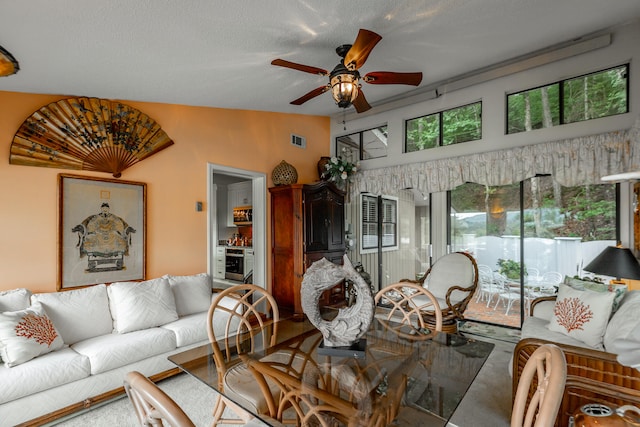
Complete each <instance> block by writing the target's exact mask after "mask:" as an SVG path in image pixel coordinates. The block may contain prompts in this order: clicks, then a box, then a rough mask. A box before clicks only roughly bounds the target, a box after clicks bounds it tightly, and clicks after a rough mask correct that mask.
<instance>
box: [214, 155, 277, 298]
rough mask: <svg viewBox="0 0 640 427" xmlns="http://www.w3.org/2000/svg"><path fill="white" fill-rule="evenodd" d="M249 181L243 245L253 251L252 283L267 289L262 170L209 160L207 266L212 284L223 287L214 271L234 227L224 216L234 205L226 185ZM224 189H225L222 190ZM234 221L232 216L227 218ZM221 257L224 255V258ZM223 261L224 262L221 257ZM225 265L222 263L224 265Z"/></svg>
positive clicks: (220, 279)
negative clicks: (247, 220)
mask: <svg viewBox="0 0 640 427" xmlns="http://www.w3.org/2000/svg"><path fill="white" fill-rule="evenodd" d="M247 181H248V182H250V186H251V195H250V197H251V203H250V204H251V206H252V221H251V240H250V246H247V243H246V242H247V240H245V242H244V243H243V245H244V246H243V247H245V248H250V249H251V250H252V251H253V274H252V277H251V283H253V284H255V285H257V286H260V287H262V288H264V289H267V285H268V283H267V271H266V270H267V269H266V266H267V260H266V259H267V249H266V246H267V228H266V222H267V219H266V193H267V179H266V175H265V174H264V173H262V172H255V171H249V170H244V169H238V168H231V167H228V166H222V165H216V164H213V163H208V165H207V194H208V202H207V269H208V271H209V274H210V275H211V276H212V277H213V281H214V287H225V286H229V285H231V284H232V283H229V282H228V281H227V280H225V279H224V277H222V278H221V277H219V274H216V271H217V270H218V269H219V263H220V262H221V259H220V257H221V255H220V253H221V251H222V254H223V255H222V257H224V252H225V246H227V244H226V242H227V241H228V239H229V237H230V236H229V234H230V233H231V231H232V230H233V229H231V228H229V227H228V226H229V223H228V222H227V217H228V216H229V215H232V213H231V212H232V209H233V208H234V206H228V203H226V197H227V186H228V185H229V184H230V183H239V182H247ZM223 192H224V193H223ZM230 221H231V222H233V219H231V220H230ZM223 259H224V258H223ZM222 262H223V265H224V261H222ZM223 268H224V267H223Z"/></svg>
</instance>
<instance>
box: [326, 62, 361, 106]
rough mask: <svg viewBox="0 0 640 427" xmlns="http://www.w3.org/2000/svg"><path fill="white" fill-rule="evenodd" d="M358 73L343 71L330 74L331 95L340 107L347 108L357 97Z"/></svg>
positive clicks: (358, 86)
mask: <svg viewBox="0 0 640 427" xmlns="http://www.w3.org/2000/svg"><path fill="white" fill-rule="evenodd" d="M359 77H360V76H359V73H358V72H357V71H356V72H345V73H342V74H336V75H332V76H331V82H330V84H331V95H332V96H333V99H334V101H336V103H337V104H338V107H340V108H347V107H348V106H349V105H351V104H352V103H353V101H355V99H356V98H357V97H358V90H359V88H360V83H359V79H358V78H359Z"/></svg>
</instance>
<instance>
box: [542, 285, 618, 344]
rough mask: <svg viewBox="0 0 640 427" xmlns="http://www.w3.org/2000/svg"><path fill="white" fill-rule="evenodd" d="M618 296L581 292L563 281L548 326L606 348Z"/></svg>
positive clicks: (586, 342)
mask: <svg viewBox="0 0 640 427" xmlns="http://www.w3.org/2000/svg"><path fill="white" fill-rule="evenodd" d="M615 296H616V295H615V293H613V292H604V293H603V292H593V291H589V290H586V289H585V290H582V291H580V290H576V289H573V288H572V287H570V286H567V285H564V284H561V285H560V287H559V289H558V297H557V298H556V304H555V306H554V308H553V316H552V317H551V321H550V322H549V326H548V328H549V330H550V331H554V332H561V333H563V334H565V335H568V336H570V337H571V338H575V339H577V340H579V341H582V342H584V343H585V344H587V345H588V346H590V347H593V348H595V349H598V350H603V349H604V347H603V346H602V338H603V337H604V333H605V331H606V330H607V324H608V323H609V317H611V310H612V307H613V300H614V298H615Z"/></svg>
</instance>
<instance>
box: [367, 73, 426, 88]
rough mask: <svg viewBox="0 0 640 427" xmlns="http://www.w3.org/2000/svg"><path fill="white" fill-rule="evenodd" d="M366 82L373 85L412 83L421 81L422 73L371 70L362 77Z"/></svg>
mask: <svg viewBox="0 0 640 427" xmlns="http://www.w3.org/2000/svg"><path fill="white" fill-rule="evenodd" d="M363 80H364V81H365V82H367V83H371V84H374V85H413V86H418V85H419V84H420V82H421V81H422V73H392V72H390V71H372V72H370V73H367V75H366V76H364V77H363Z"/></svg>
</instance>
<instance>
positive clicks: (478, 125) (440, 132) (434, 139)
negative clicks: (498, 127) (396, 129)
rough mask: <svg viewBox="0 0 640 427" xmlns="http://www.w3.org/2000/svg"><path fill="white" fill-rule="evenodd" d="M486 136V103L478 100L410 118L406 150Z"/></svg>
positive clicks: (406, 130)
mask: <svg viewBox="0 0 640 427" xmlns="http://www.w3.org/2000/svg"><path fill="white" fill-rule="evenodd" d="M480 138H482V103H481V102H476V103H473V104H469V105H465V106H462V107H457V108H452V109H450V110H445V111H440V112H438V113H434V114H429V115H428V116H422V117H418V118H415V119H410V120H407V122H406V126H405V152H407V153H410V152H412V151H420V150H426V149H428V148H435V147H438V146H445V145H451V144H458V143H460V142H467V141H475V140H478V139H480Z"/></svg>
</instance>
